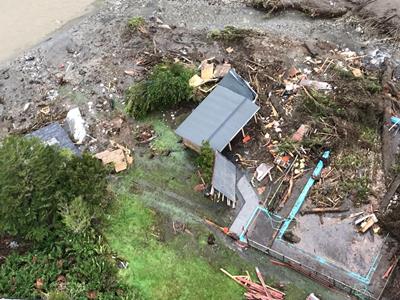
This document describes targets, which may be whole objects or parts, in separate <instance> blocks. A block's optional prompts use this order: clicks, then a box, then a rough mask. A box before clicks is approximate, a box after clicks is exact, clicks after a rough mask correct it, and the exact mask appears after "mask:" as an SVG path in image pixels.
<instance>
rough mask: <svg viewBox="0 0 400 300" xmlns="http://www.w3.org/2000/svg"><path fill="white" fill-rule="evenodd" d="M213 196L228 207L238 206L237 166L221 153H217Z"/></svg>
mask: <svg viewBox="0 0 400 300" xmlns="http://www.w3.org/2000/svg"><path fill="white" fill-rule="evenodd" d="M210 194H211V196H213V197H214V198H216V199H217V200H218V201H219V200H222V201H224V200H225V199H226V203H227V204H228V206H232V208H235V206H236V166H235V165H234V164H233V163H231V162H230V161H229V160H228V159H226V158H225V157H224V156H223V155H222V154H221V153H219V152H216V153H215V162H214V172H213V177H212V186H211V193H210Z"/></svg>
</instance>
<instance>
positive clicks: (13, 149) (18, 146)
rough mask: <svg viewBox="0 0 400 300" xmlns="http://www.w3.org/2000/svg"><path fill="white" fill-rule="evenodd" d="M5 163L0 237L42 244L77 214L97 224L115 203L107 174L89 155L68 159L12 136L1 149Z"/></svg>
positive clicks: (0, 182) (37, 143) (0, 196)
mask: <svg viewBox="0 0 400 300" xmlns="http://www.w3.org/2000/svg"><path fill="white" fill-rule="evenodd" d="M0 165H1V166H2V167H1V168H0V185H1V189H0V199H1V205H0V233H3V234H4V233H5V234H9V235H14V236H18V237H21V238H24V239H28V240H35V241H42V240H43V239H44V238H46V237H47V236H48V235H49V233H51V232H52V231H53V230H57V229H59V228H63V224H64V222H63V219H64V221H65V220H68V215H69V214H70V213H71V212H72V211H73V210H75V211H76V210H80V211H81V212H85V213H86V214H87V215H86V216H82V215H80V217H82V218H85V219H86V220H87V222H92V220H95V219H97V220H101V218H102V213H103V211H104V209H105V208H106V207H107V206H108V205H109V204H110V197H108V196H107V179H106V175H107V174H108V170H107V169H105V168H104V167H103V165H102V164H101V162H100V161H98V160H97V159H94V158H93V157H91V156H90V155H89V154H83V155H82V157H79V156H75V155H65V154H64V152H63V151H60V149H58V148H57V147H50V146H47V145H45V144H43V143H42V142H41V141H39V140H37V139H34V138H30V139H26V138H21V137H14V136H11V137H8V138H6V139H5V140H4V141H3V144H2V146H0ZM73 206H79V207H76V208H73ZM67 208H68V209H67ZM75 217H76V216H75ZM76 221H77V222H79V220H76ZM69 223H71V222H69ZM71 226H73V225H71Z"/></svg>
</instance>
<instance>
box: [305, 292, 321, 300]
mask: <svg viewBox="0 0 400 300" xmlns="http://www.w3.org/2000/svg"><path fill="white" fill-rule="evenodd" d="M306 300H320V299H319V298H318V297H317V296H315V295H314V293H311V294H310V295H308V297H307V299H306Z"/></svg>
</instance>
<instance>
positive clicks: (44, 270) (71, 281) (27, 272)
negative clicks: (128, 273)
mask: <svg viewBox="0 0 400 300" xmlns="http://www.w3.org/2000/svg"><path fill="white" fill-rule="evenodd" d="M56 235H57V236H58V237H57V238H55V239H53V240H54V242H53V243H47V244H46V245H44V246H43V247H40V248H37V249H35V250H32V251H31V252H30V253H27V254H24V255H18V254H16V253H13V254H11V255H10V256H8V257H7V258H6V260H5V262H4V263H3V264H2V265H0V293H1V296H4V297H9V298H22V299H35V298H36V297H38V296H41V295H42V294H47V293H49V296H48V299H87V293H88V292H89V291H94V292H95V293H96V295H97V299H110V300H111V299H122V298H123V296H126V299H132V298H134V297H132V298H130V297H128V295H127V292H126V291H125V290H126V289H125V287H124V286H122V285H120V284H119V283H118V281H117V279H118V277H117V268H116V265H115V261H113V260H112V259H111V258H110V254H109V249H108V248H107V247H106V246H105V244H104V241H103V239H102V238H101V236H93V235H87V234H85V235H82V234H73V233H70V232H68V231H59V232H58V233H57V234H56ZM53 238H54V236H53ZM59 276H62V277H63V278H65V287H64V289H63V293H55V292H54V291H55V290H56V289H58V288H59V286H58V282H57V279H58V278H59ZM37 279H41V282H42V283H43V285H42V287H41V289H40V291H39V290H38V289H37V288H36V287H35V282H36V280H37ZM50 296H51V297H53V298H51V297H50Z"/></svg>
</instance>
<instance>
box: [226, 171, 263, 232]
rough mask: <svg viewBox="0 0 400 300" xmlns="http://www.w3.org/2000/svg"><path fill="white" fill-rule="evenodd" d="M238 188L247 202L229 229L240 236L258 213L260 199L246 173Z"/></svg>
mask: <svg viewBox="0 0 400 300" xmlns="http://www.w3.org/2000/svg"><path fill="white" fill-rule="evenodd" d="M237 189H238V191H239V193H240V195H241V197H242V198H243V199H244V201H245V203H244V205H243V207H242V209H241V210H240V212H239V214H238V215H237V216H236V219H235V221H234V222H233V224H232V225H231V227H230V228H229V231H230V232H231V233H232V234H234V235H236V236H237V237H238V238H240V237H241V236H242V234H243V232H244V231H245V230H246V229H247V226H248V225H249V222H250V221H251V220H252V218H253V217H254V214H255V213H256V210H257V208H258V205H259V199H258V196H257V194H256V192H255V191H254V189H253V187H252V186H251V184H250V182H249V180H248V179H247V177H246V175H243V176H242V178H240V180H239V181H238V183H237Z"/></svg>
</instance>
